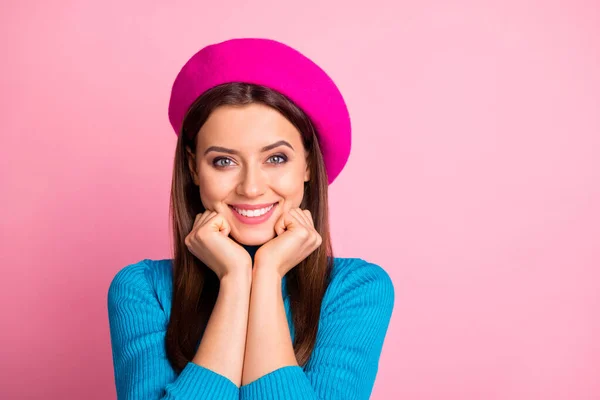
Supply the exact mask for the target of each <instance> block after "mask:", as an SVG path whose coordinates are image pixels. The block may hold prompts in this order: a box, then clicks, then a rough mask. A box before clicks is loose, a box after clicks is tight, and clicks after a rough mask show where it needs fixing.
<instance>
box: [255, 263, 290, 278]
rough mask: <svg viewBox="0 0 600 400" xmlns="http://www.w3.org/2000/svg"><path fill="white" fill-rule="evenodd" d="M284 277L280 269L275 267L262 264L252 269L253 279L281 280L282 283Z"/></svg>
mask: <svg viewBox="0 0 600 400" xmlns="http://www.w3.org/2000/svg"><path fill="white" fill-rule="evenodd" d="M282 278H283V277H282V276H281V274H280V273H279V268H277V267H276V266H275V265H267V264H260V265H255V266H254V268H253V269H252V279H253V280H254V279H261V280H271V279H272V280H279V281H281V279H282Z"/></svg>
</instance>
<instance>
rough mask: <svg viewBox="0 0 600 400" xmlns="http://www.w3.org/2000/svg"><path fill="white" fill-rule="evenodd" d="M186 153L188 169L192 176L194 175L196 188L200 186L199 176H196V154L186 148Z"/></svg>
mask: <svg viewBox="0 0 600 400" xmlns="http://www.w3.org/2000/svg"><path fill="white" fill-rule="evenodd" d="M185 151H186V153H187V159H188V168H189V169H190V174H191V175H192V179H193V180H194V183H195V184H196V186H198V175H197V174H196V154H194V153H193V152H192V151H191V150H190V148H189V147H187V146H186V148H185Z"/></svg>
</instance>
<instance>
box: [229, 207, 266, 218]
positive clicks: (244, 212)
mask: <svg viewBox="0 0 600 400" xmlns="http://www.w3.org/2000/svg"><path fill="white" fill-rule="evenodd" d="M273 206H274V204H271V205H270V206H269V207H266V208H260V209H258V210H242V209H241V208H236V207H233V209H234V210H235V211H237V212H238V213H240V214H242V215H243V216H244V217H260V216H261V215H265V214H266V213H267V212H269V210H270V209H271V208H273Z"/></svg>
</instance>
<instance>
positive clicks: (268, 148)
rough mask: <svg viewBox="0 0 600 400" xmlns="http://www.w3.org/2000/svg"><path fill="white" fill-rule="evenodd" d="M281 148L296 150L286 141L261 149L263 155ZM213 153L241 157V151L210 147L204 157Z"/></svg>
mask: <svg viewBox="0 0 600 400" xmlns="http://www.w3.org/2000/svg"><path fill="white" fill-rule="evenodd" d="M279 146H287V147H289V148H290V149H292V150H294V148H293V147H292V145H291V144H289V143H288V142H286V141H285V140H280V141H278V142H275V143H273V144H270V145H268V146H265V147H263V148H262V149H260V151H261V153H262V152H265V151H269V150H272V149H274V148H276V147H279ZM211 151H218V152H221V153H228V154H236V155H239V154H240V152H239V151H237V150H233V149H228V148H226V147H220V146H210V147H209V148H208V149H206V151H205V152H204V155H207V154H208V153H209V152H211ZM294 151H295V150H294Z"/></svg>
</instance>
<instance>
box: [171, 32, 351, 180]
mask: <svg viewBox="0 0 600 400" xmlns="http://www.w3.org/2000/svg"><path fill="white" fill-rule="evenodd" d="M229 82H246V83H253V84H258V85H263V86H267V87H269V88H270V89H273V90H276V91H278V92H280V93H282V94H284V95H285V96H287V97H288V98H289V99H290V100H292V102H294V103H295V104H296V105H297V106H298V107H300V108H301V109H302V111H304V112H305V113H306V114H307V115H308V116H309V118H310V119H311V121H312V123H313V125H314V126H315V128H316V130H317V135H318V139H319V145H320V147H321V152H322V153H323V159H324V162H325V167H326V170H327V175H328V180H329V184H331V183H332V182H333V181H334V180H335V178H336V177H337V176H338V175H339V173H340V172H341V171H342V169H343V168H344V165H345V164H346V161H347V160H348V157H349V156H350V144H351V125H350V115H349V113H348V108H347V107H346V103H345V101H344V98H343V97H342V94H341V93H340V91H339V89H338V88H337V86H336V85H335V83H334V82H333V80H332V79H331V78H330V77H329V76H328V75H327V74H326V73H325V71H323V70H322V69H321V68H320V67H319V66H318V65H317V64H315V63H314V62H313V61H311V60H310V59H309V58H307V57H306V56H304V55H303V54H301V53H300V52H299V51H297V50H295V49H293V48H292V47H289V46H287V45H285V44H283V43H280V42H277V41H275V40H271V39H258V38H237V39H230V40H227V41H224V42H220V43H215V44H212V45H208V46H206V47H204V48H203V49H201V50H200V51H198V52H197V53H196V54H194V55H193V56H192V58H190V59H189V60H188V61H187V62H186V64H185V65H184V66H183V68H182V69H181V71H180V72H179V74H178V75H177V78H176V79H175V82H174V83H173V88H172V90H171V99H170V101H169V120H170V121H171V125H172V126H173V129H174V130H175V134H177V135H179V133H180V130H181V125H182V123H183V118H184V116H185V114H186V112H187V110H188V108H189V107H190V106H191V105H192V103H193V102H194V101H195V100H196V99H197V98H198V97H199V96H200V95H201V94H202V93H204V92H205V91H206V90H208V89H210V88H213V87H215V86H217V85H220V84H223V83H229Z"/></svg>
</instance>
